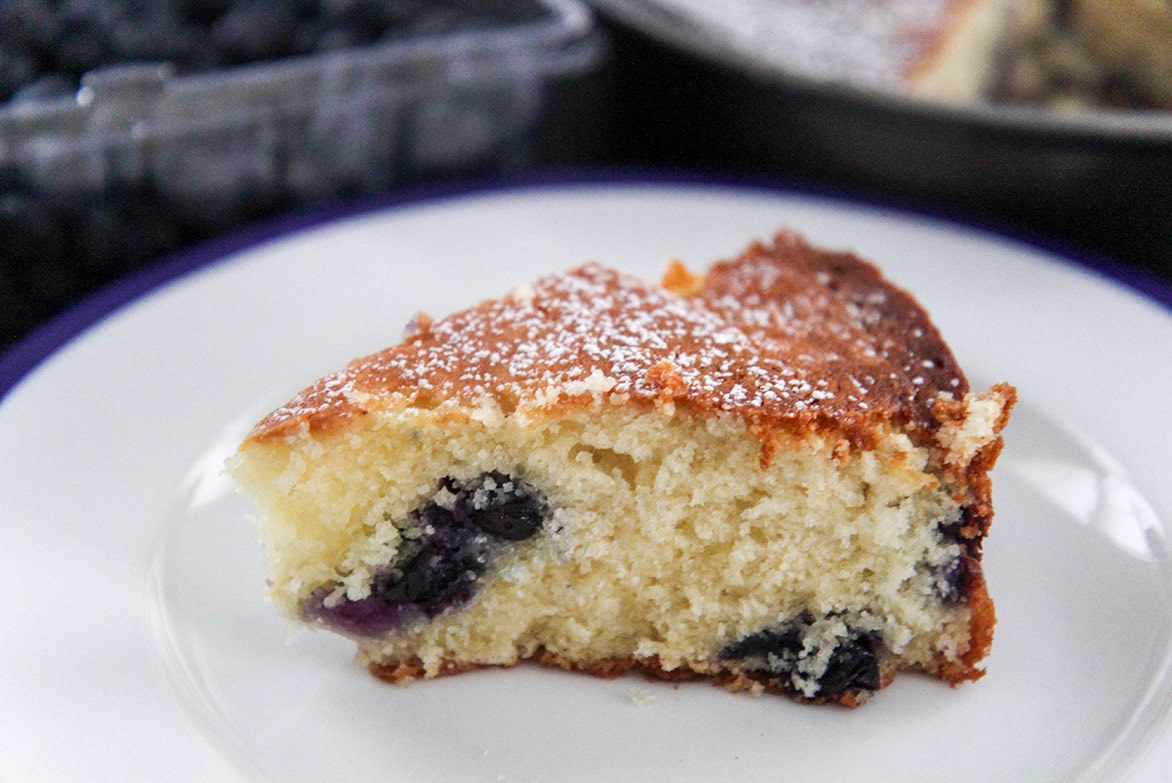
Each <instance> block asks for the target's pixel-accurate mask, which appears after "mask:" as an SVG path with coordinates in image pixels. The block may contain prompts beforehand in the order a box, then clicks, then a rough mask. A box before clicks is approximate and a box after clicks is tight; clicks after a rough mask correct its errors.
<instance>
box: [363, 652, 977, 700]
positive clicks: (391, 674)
mask: <svg viewBox="0 0 1172 783" xmlns="http://www.w3.org/2000/svg"><path fill="white" fill-rule="evenodd" d="M523 661H529V662H532V663H536V664H539V665H541V666H547V667H550V668H555V669H565V670H566V671H571V672H576V673H579V674H589V675H591V676H593V677H599V678H601V679H604V680H614V679H618V678H619V677H623V676H625V675H627V674H641V675H643V676H644V677H647V678H648V679H651V680H661V681H665V682H689V681H694V680H703V679H708V680H711V681H712V684H713V685H716V686H719V687H722V688H726V689H727V690H729V691H732V692H734V693H736V692H741V691H749V692H753V693H769V694H772V695H775V696H788V697H790V698H797V697H796V696H795V694H793V693H791V692H789V691H786V690H785V689H783V688H782V687H781V686H780V685H779V684H778V683H777V681H776V678H774V677H770V676H768V675H767V674H765V673H755V672H744V671H730V670H727V669H723V668H721V669H716V670H712V671H710V670H707V669H699V668H692V667H690V666H679V667H676V668H674V669H668V668H666V667H665V666H664V665H663V662H662V661H661V660H660V659H659V657H658V656H650V657H647V658H638V657H635V656H633V655H632V656H627V657H624V658H616V659H607V660H600V661H572V660H569V659H567V658H565V657H563V656H561V655H558V654H556V653H552V652H550V651H549V650H546V649H545V648H538V649H537V650H536V651H535V652H534V653H533V655H532V656H531V657H529V658H525V659H521V658H519V659H517V660H515V661H512V662H511V663H507V664H492V665H489V664H476V663H466V662H461V661H444V662H442V663H441V664H440V667H439V670H438V671H437V672H435V673H434V674H431V675H428V674H427V671H426V669H425V668H424V666H423V663H422V662H421V661H419V660H418V659H416V660H412V661H408V662H406V663H399V662H396V663H392V664H383V663H376V662H373V661H371V662H367V664H366V666H367V669H368V670H369V671H370V673H371V674H372V675H374V676H375V677H377V678H378V679H380V680H383V681H384V682H389V683H391V684H393V685H406V684H407V683H410V682H413V681H415V680H419V679H424V678H426V677H429V676H430V677H447V676H450V675H453V674H461V673H463V672H467V671H472V670H473V669H482V668H499V667H504V668H511V667H513V666H516V665H517V664H518V663H521V662H523ZM895 672H896V665H895V662H894V660H893V659H891V658H885V659H883V661H882V662H881V664H880V673H879V687H880V688H881V689H882V688H886V687H887V686H888V685H890V684H891V682H892V680H894V679H895ZM980 674H983V672H981V673H979V674H977V676H976V677H961V678H959V679H976V678H977V677H979V676H980ZM945 679H948V680H949V681H950V682H953V683H954V684H955V682H957V681H958V680H953V679H952V678H949V677H945ZM869 696H870V693H868V692H866V691H860V692H856V693H844V694H842V695H840V696H838V697H835V698H833V699H819V698H814V699H803V701H813V702H827V701H829V702H834V703H837V704H841V705H842V706H844V707H850V708H852V709H853V708H855V707H859V706H860V705H862V704H863V703H864V702H865V701H866V700H867V698H868V697H869Z"/></svg>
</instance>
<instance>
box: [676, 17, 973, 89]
mask: <svg viewBox="0 0 1172 783" xmlns="http://www.w3.org/2000/svg"><path fill="white" fill-rule="evenodd" d="M655 4H657V5H659V6H661V7H662V8H663V9H665V10H669V11H671V12H674V13H675V14H676V15H678V16H681V17H683V18H685V19H688V20H689V21H691V22H692V23H694V24H696V25H699V26H702V27H703V28H704V29H705V31H706V32H708V33H709V34H711V35H714V36H717V37H719V38H723V39H725V40H726V41H727V42H728V43H729V44H730V45H732V46H734V47H735V48H736V49H737V50H738V51H741V52H743V53H745V54H747V55H749V56H752V57H753V58H755V59H757V60H759V61H761V62H764V63H768V64H771V65H774V66H777V67H780V68H782V69H785V70H788V71H791V72H794V73H799V74H803V75H806V76H811V77H814V78H818V79H825V80H833V81H844V82H848V83H852V84H858V85H863V86H869V87H882V88H900V87H903V86H905V81H906V76H907V73H908V71H909V70H911V69H912V68H913V67H915V66H916V65H917V64H918V63H919V62H920V61H921V60H922V59H923V58H924V57H925V56H926V54H927V52H928V51H929V50H930V44H931V42H932V40H933V36H934V35H935V31H937V30H938V29H940V28H941V26H943V25H944V24H945V23H946V21H947V19H948V14H949V11H950V6H952V5H953V4H954V0H864V1H863V2H860V0H655Z"/></svg>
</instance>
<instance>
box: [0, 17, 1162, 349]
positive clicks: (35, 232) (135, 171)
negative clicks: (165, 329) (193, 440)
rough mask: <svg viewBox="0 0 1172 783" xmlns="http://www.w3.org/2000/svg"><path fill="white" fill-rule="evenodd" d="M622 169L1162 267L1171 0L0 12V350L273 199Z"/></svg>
mask: <svg viewBox="0 0 1172 783" xmlns="http://www.w3.org/2000/svg"><path fill="white" fill-rule="evenodd" d="M616 169H617V170H626V171H630V170H635V171H654V172H668V173H686V174H689V175H695V174H700V175H704V176H708V175H713V176H720V177H746V178H752V179H764V180H769V181H780V182H783V183H788V184H792V185H795V186H798V187H802V188H810V189H814V190H817V191H820V192H827V193H832V194H842V195H845V196H848V197H857V198H864V199H870V200H877V201H880V202H882V203H888V204H897V205H903V206H908V207H911V208H914V209H920V210H924V211H927V212H930V213H933V214H943V215H947V216H952V217H956V218H960V219H962V220H965V221H969V222H975V223H978V224H980V225H986V226H991V227H994V228H998V229H1000V230H1003V231H1007V232H1009V233H1010V234H1013V235H1017V236H1023V237H1027V238H1031V239H1033V240H1036V241H1040V242H1042V243H1046V244H1052V245H1056V246H1058V247H1061V248H1065V249H1068V250H1070V251H1072V252H1073V253H1075V254H1076V255H1078V256H1081V257H1083V258H1086V259H1090V260H1092V261H1094V262H1095V263H1097V264H1100V265H1105V266H1109V267H1113V268H1116V269H1117V270H1122V271H1123V272H1124V273H1125V274H1131V275H1140V276H1146V277H1147V278H1148V279H1149V280H1150V279H1155V280H1157V281H1159V280H1162V281H1165V282H1168V281H1172V2H1169V0H961V1H960V2H950V0H644V1H643V2H636V1H635V0H590V2H580V1H579V0H156V1H155V2H146V3H142V2H131V0H0V350H3V349H5V348H7V347H9V346H11V345H13V344H14V343H15V342H16V341H18V340H19V339H20V338H21V337H22V336H24V335H25V334H27V333H28V332H29V331H30V330H32V329H33V328H35V327H36V326H37V325H39V324H41V323H43V322H45V321H46V320H47V319H49V318H51V317H52V316H53V315H54V314H56V313H58V312H60V311H61V310H63V309H64V308H67V307H68V306H70V305H71V304H73V303H76V302H77V301H78V300H79V299H81V298H82V297H84V296H85V295H86V294H88V293H90V292H92V291H94V290H96V289H97V288H100V287H101V286H103V285H105V284H107V283H109V282H111V281H113V280H115V279H117V278H119V277H121V276H124V275H126V274H129V273H131V272H133V271H135V270H137V269H141V268H143V267H145V266H147V265H149V264H151V263H152V262H154V261H157V260H158V259H160V258H162V257H164V256H166V255H168V254H170V253H173V252H176V251H179V250H182V249H185V248H188V247H191V246H193V245H195V244H197V243H199V242H201V241H204V240H206V239H209V238H212V237H216V236H220V235H223V234H225V233H228V232H232V231H236V230H239V229H241V228H244V227H247V226H249V225H252V224H255V223H257V222H259V221H263V220H265V219H267V218H270V217H272V216H275V215H279V214H282V213H285V212H288V211H291V210H296V209H301V208H305V207H308V206H312V205H315V204H322V203H325V202H329V201H334V200H337V199H345V198H353V197H360V196H366V195H372V194H373V195H379V194H393V193H404V192H409V191H410V190H411V189H413V188H418V187H420V186H429V185H434V184H437V183H439V184H443V183H452V182H461V181H469V180H476V181H479V182H484V181H485V180H486V179H487V180H490V181H491V180H492V179H493V178H501V179H502V180H509V179H516V178H524V177H527V176H533V175H535V174H537V175H541V176H546V175H549V174H551V173H552V174H554V175H555V176H556V173H560V172H581V171H588V172H594V171H599V170H616Z"/></svg>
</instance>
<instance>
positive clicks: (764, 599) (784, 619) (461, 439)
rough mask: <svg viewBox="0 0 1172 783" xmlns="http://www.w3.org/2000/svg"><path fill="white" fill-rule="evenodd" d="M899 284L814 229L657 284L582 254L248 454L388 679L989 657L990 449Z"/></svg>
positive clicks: (739, 677) (291, 541) (263, 499)
mask: <svg viewBox="0 0 1172 783" xmlns="http://www.w3.org/2000/svg"><path fill="white" fill-rule="evenodd" d="M1013 400H1014V391H1013V389H1012V388H1011V387H1009V386H1005V385H1000V386H996V387H994V388H993V389H992V390H990V391H988V392H985V393H984V394H980V395H974V394H972V393H971V392H970V390H969V387H968V384H967V382H966V380H965V377H964V375H963V374H962V373H961V371H960V369H959V367H958V366H957V363H956V361H955V360H954V358H953V356H952V354H951V352H950V351H949V349H948V347H947V346H946V345H945V343H944V341H943V340H942V339H941V337H940V335H939V334H938V332H937V330H936V329H935V328H934V327H933V325H932V324H931V323H930V321H929V319H928V316H927V315H926V314H925V313H924V311H923V310H922V309H921V308H920V307H919V306H918V305H917V304H916V302H915V301H914V300H913V299H912V298H911V296H909V295H908V294H907V293H904V292H903V291H901V290H899V289H897V288H896V287H894V286H893V285H892V284H890V283H889V282H887V281H885V280H884V279H883V278H882V276H881V275H880V273H879V272H878V271H877V270H876V269H875V268H874V267H873V266H871V265H870V264H868V263H866V262H864V261H862V260H860V259H858V258H857V257H856V256H854V255H851V254H848V253H836V252H828V251H824V250H820V249H816V248H814V247H811V246H810V245H808V244H807V243H806V242H805V241H804V240H802V239H801V238H800V237H798V236H796V235H795V234H792V233H786V232H783V233H780V234H778V235H777V236H776V238H775V239H774V240H773V241H772V242H771V243H768V244H761V243H756V244H753V245H752V246H751V247H749V248H748V249H747V250H746V251H745V252H744V254H743V255H741V256H740V257H739V258H737V259H736V260H733V261H728V262H724V263H719V264H716V265H715V266H713V267H712V268H711V269H710V270H709V271H708V272H707V273H705V274H703V275H701V276H694V275H692V274H691V273H689V272H688V271H687V270H686V269H685V268H684V267H683V266H682V265H680V264H678V263H674V264H673V265H672V266H671V267H670V269H669V273H668V275H667V278H666V280H665V286H664V287H659V286H655V285H650V284H647V283H644V282H642V281H641V280H639V279H636V278H634V277H631V276H629V275H626V274H622V273H620V272H616V271H612V270H610V269H607V268H604V267H601V266H598V265H593V264H592V265H587V266H584V267H581V268H579V269H576V270H573V271H571V272H568V273H566V274H562V275H556V276H552V277H548V278H545V279H542V280H539V281H537V282H536V283H533V284H532V285H522V286H521V287H519V288H516V289H515V290H513V291H512V293H510V294H509V295H508V296H506V297H504V298H502V299H499V300H489V301H486V302H484V303H483V304H480V305H479V306H477V307H474V308H472V309H470V310H466V311H464V312H460V313H456V314H455V315H451V316H449V317H447V318H444V319H443V320H439V321H433V320H432V319H430V318H428V317H426V316H423V315H420V316H419V317H417V318H416V319H415V321H414V322H413V324H412V325H411V327H410V328H409V333H408V335H407V336H406V338H405V339H404V340H403V342H402V343H400V344H399V345H397V346H395V347H393V348H388V349H387V350H385V351H382V352H381V353H377V354H375V355H373V356H369V357H367V358H364V359H359V360H357V361H355V362H353V363H352V364H350V365H349V366H348V367H347V368H346V369H344V370H342V371H341V372H339V373H337V374H335V375H331V376H329V377H327V378H325V379H323V380H321V381H319V382H317V383H316V384H315V385H313V386H311V387H309V388H308V389H306V390H305V391H303V392H302V393H301V394H299V395H298V396H297V397H295V398H294V399H293V400H292V401H290V402H289V403H288V404H286V405H285V406H283V407H281V408H279V409H278V410H276V411H274V412H273V413H272V414H270V415H269V416H268V417H266V418H265V419H264V420H263V421H261V422H260V423H259V424H258V425H257V426H256V427H255V429H253V431H252V432H251V433H250V434H249V435H248V437H247V439H246V440H245V441H244V443H243V444H242V445H241V447H240V451H239V453H238V455H237V456H236V457H235V458H234V459H233V461H232V462H231V463H230V469H231V472H232V474H233V475H234V477H235V478H236V480H237V481H238V483H239V485H240V486H241V487H242V488H243V489H244V490H245V491H246V492H247V493H248V494H249V495H251V496H252V497H253V498H254V499H255V501H256V503H257V505H258V506H259V509H260V518H259V527H260V532H261V538H262V541H263V544H264V548H265V550H266V552H267V557H268V565H269V585H270V592H271V597H272V600H273V601H275V602H276V604H277V605H278V606H280V608H281V609H282V610H283V611H284V612H285V613H286V614H287V615H289V616H290V617H292V618H294V619H296V620H300V621H304V622H306V623H308V624H310V625H312V626H322V627H326V628H329V629H332V630H334V631H337V632H339V633H341V634H344V635H346V636H348V637H351V638H353V639H354V640H355V641H356V642H357V643H358V649H359V652H360V657H361V660H362V661H364V662H365V663H366V664H367V665H368V666H369V668H370V670H371V671H372V672H373V673H374V674H376V675H378V676H379V677H382V678H384V679H387V680H391V681H396V682H399V681H406V680H410V679H414V678H418V677H434V676H437V675H440V674H449V673H454V672H460V671H463V670H466V669H469V668H473V667H478V666H486V665H498V666H511V665H513V664H515V663H517V662H518V661H520V660H522V659H533V660H536V661H539V662H541V663H545V664H550V665H554V666H560V667H564V668H567V669H573V670H579V671H585V672H590V673H593V674H599V675H614V674H619V673H622V672H624V671H627V670H631V669H635V670H640V671H643V672H646V673H650V674H654V675H657V676H661V677H665V678H682V677H693V676H708V677H712V678H714V679H715V680H716V681H717V682H719V683H723V684H727V685H730V686H731V687H734V688H748V689H753V690H758V691H759V690H761V689H766V690H772V691H780V692H785V693H788V694H792V695H795V696H798V697H801V698H806V699H813V700H835V701H839V702H841V703H844V704H848V705H856V704H858V703H860V702H861V701H862V700H863V699H864V698H865V697H866V696H867V695H868V694H870V693H871V692H872V691H875V690H877V689H879V688H881V687H883V686H885V685H886V684H888V683H889V682H890V681H891V679H892V676H893V674H894V672H895V671H896V670H898V669H917V670H922V671H925V672H928V673H930V674H932V675H935V676H937V677H939V678H942V679H944V680H946V681H948V682H950V683H958V682H961V681H964V680H972V679H976V678H977V677H979V676H981V674H982V673H983V672H982V670H981V669H979V668H978V664H979V662H980V661H981V660H982V658H984V657H985V656H986V654H987V653H988V651H989V647H990V643H991V639H992V633H993V625H994V611H993V604H992V602H991V601H990V598H989V595H988V592H987V591H986V588H985V580H984V577H983V575H982V570H981V546H982V541H983V540H984V537H985V534H986V532H987V530H988V528H989V523H990V520H991V518H992V515H993V509H992V506H991V502H990V483H989V478H988V472H989V469H990V468H991V466H992V464H993V462H994V460H995V459H996V457H997V455H998V453H999V451H1000V449H1001V438H1000V431H1001V428H1002V427H1003V426H1004V424H1005V422H1006V418H1007V416H1008V414H1009V410H1010V408H1011V406H1012V404H1013Z"/></svg>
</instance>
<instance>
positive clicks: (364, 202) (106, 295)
mask: <svg viewBox="0 0 1172 783" xmlns="http://www.w3.org/2000/svg"><path fill="white" fill-rule="evenodd" d="M600 185H615V186H627V187H631V186H634V187H637V186H640V185H645V186H653V187H671V186H678V187H689V188H696V187H699V188H711V189H713V190H721V189H723V190H730V191H736V190H742V191H747V192H758V193H770V194H775V195H793V196H803V197H810V198H818V199H824V200H827V201H831V202H834V201H837V202H840V203H844V204H847V205H852V206H864V207H870V208H872V209H877V210H880V211H883V212H888V213H891V214H894V215H897V216H900V217H903V218H913V219H914V218H924V219H928V220H930V221H931V222H933V223H938V224H941V225H942V226H950V227H952V228H960V229H968V230H974V231H976V232H978V233H981V234H985V235H987V236H988V237H989V238H990V239H1002V240H1010V241H1013V242H1016V243H1018V244H1021V245H1024V246H1026V247H1027V248H1034V249H1037V250H1041V251H1044V252H1045V253H1047V254H1048V255H1050V256H1051V257H1052V259H1053V260H1055V261H1057V262H1059V263H1062V264H1064V265H1067V266H1073V267H1075V268H1077V269H1081V270H1082V271H1084V272H1089V273H1091V274H1092V275H1093V276H1095V277H1098V278H1099V279H1101V280H1104V281H1105V282H1108V283H1112V284H1115V285H1120V286H1122V287H1124V288H1125V289H1127V290H1130V291H1131V292H1132V293H1135V294H1138V295H1140V296H1141V298H1144V299H1147V300H1148V301H1150V302H1154V303H1156V304H1157V305H1160V306H1162V307H1163V309H1164V310H1166V311H1168V312H1169V313H1172V282H1169V281H1165V280H1163V279H1161V278H1159V277H1157V276H1156V275H1154V274H1150V273H1147V272H1145V271H1143V270H1140V269H1136V268H1133V267H1129V266H1126V265H1124V264H1121V263H1118V262H1114V261H1109V260H1107V259H1103V258H1098V257H1095V256H1092V255H1090V254H1088V253H1083V252H1077V251H1073V250H1071V249H1070V248H1067V247H1064V246H1062V245H1060V244H1058V243H1056V242H1052V241H1049V240H1045V239H1041V238H1039V237H1037V236H1034V235H1031V234H1029V233H1027V232H1024V231H1021V230H1017V229H1013V228H1008V227H1006V226H1003V225H998V224H996V223H994V222H992V221H983V220H980V219H974V218H972V217H971V216H959V215H957V214H955V213H950V212H947V211H944V210H937V209H931V208H925V207H923V206H922V205H910V204H908V203H906V202H901V201H898V200H894V199H885V198H882V197H876V196H873V195H860V194H858V193H854V192H849V191H844V190H838V189H834V188H828V187H824V186H816V185H811V184H808V183H802V182H797V181H787V180H781V179H777V178H769V177H759V176H747V175H729V174H720V173H703V172H695V171H688V172H681V171H670V170H668V171H665V170H661V169H648V170H642V169H632V168H624V169H596V170H587V171H574V172H544V173H528V174H523V175H516V176H509V177H500V176H497V177H488V178H482V179H473V180H458V181H450V182H444V183H433V184H429V185H423V186H418V187H413V188H408V189H405V190H402V191H398V192H394V193H386V194H378V195H373V196H366V197H362V198H358V199H351V200H345V201H337V202H330V203H326V204H323V205H319V206H314V207H309V208H306V209H303V210H298V211H295V212H290V213H288V214H285V215H282V216H279V217H276V218H273V219H270V220H267V221H264V222H262V223H259V224H257V225H255V226H251V227H248V228H244V229H242V230H240V231H236V232H233V233H230V234H227V235H225V236H222V237H217V238H215V239H211V240H208V241H205V242H202V243H200V244H198V245H196V246H194V247H192V248H189V249H186V250H182V251H179V252H177V253H174V254H172V255H169V256H166V257H164V258H163V259H161V260H160V261H157V262H155V263H153V264H151V265H149V266H147V267H145V268H143V269H140V270H138V271H135V272H132V273H130V274H128V275H126V276H125V277H122V278H119V279H117V280H115V281H114V282H112V283H110V284H108V285H107V286H105V287H104V288H101V289H99V290H98V291H96V292H94V293H92V294H90V295H88V296H86V297H84V298H82V299H81V300H79V301H78V302H76V303H75V304H73V305H72V306H70V307H68V308H67V309H65V310H64V311H62V312H60V313H58V314H57V315H55V316H53V317H51V318H50V319H49V320H47V321H45V322H44V323H42V324H40V325H39V326H37V327H35V328H34V329H33V330H32V331H31V332H30V333H29V334H27V335H25V336H24V337H23V338H21V339H20V340H18V341H17V342H16V343H15V344H13V345H12V346H11V347H9V349H8V350H6V351H5V352H4V353H3V354H0V405H2V404H3V403H4V400H5V399H6V398H7V396H8V394H9V393H10V392H11V391H12V390H14V389H15V388H16V387H17V386H19V385H20V383H21V382H22V381H23V380H24V379H25V378H27V377H28V376H29V375H31V374H32V373H33V372H34V371H35V370H36V369H37V368H38V367H40V366H41V365H42V364H43V363H44V362H46V361H48V360H49V359H51V358H52V357H53V356H54V355H55V354H56V353H57V352H58V351H60V350H61V349H63V348H65V347H66V346H67V345H69V344H70V343H71V342H72V341H73V340H74V339H76V338H77V337H79V336H80V335H82V334H84V333H85V332H86V331H88V330H89V329H91V328H92V327H94V326H96V325H97V324H99V323H101V322H102V321H104V320H105V319H106V318H108V317H110V316H111V315H113V314H114V313H116V312H118V311H120V310H122V309H123V308H124V307H128V306H129V305H131V304H133V303H134V302H136V301H138V300H139V299H141V298H143V297H144V296H147V295H148V294H151V293H152V292H154V291H156V290H158V289H161V288H163V287H164V286H166V285H168V284H170V283H172V282H175V281H177V280H180V279H182V278H183V277H186V276H187V275H189V274H193V273H195V272H197V271H200V270H202V269H206V268H210V267H213V266H215V265H216V264H219V263H225V262H228V261H230V260H231V258H232V257H233V256H235V255H236V254H238V253H240V252H242V251H245V250H248V249H251V248H253V247H256V246H259V245H262V244H264V243H266V242H270V241H273V240H275V239H279V238H284V237H288V236H290V235H292V234H296V233H299V232H302V231H307V230H310V229H313V228H316V227H318V226H322V225H325V224H329V223H333V222H336V221H340V220H343V219H347V218H352V217H357V216H360V215H365V214H371V213H375V212H380V211H397V210H403V209H410V208H413V207H417V206H423V205H428V204H435V203H440V202H443V201H451V200H458V199H465V198H477V197H484V196H490V195H496V194H508V193H517V192H524V191H535V190H543V189H565V188H587V187H598V186H600Z"/></svg>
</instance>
